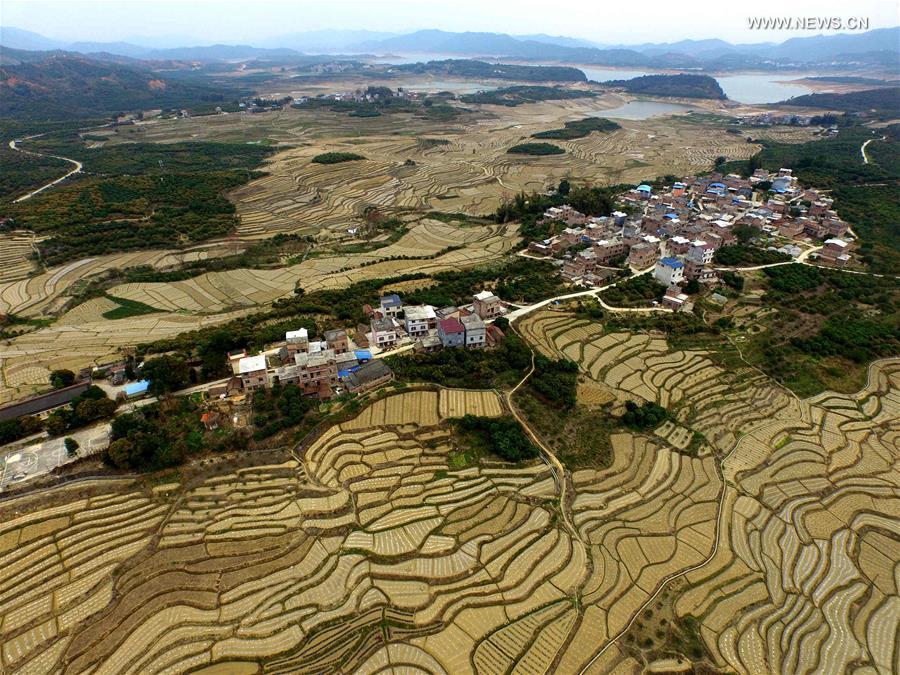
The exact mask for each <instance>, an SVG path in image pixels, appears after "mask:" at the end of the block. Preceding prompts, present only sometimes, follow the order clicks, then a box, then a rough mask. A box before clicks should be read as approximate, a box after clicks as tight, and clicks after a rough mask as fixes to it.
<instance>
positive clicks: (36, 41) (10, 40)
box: [0, 26, 66, 51]
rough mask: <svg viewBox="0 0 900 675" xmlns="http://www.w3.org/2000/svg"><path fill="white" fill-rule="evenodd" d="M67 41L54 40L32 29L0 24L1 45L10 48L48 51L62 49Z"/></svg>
mask: <svg viewBox="0 0 900 675" xmlns="http://www.w3.org/2000/svg"><path fill="white" fill-rule="evenodd" d="M65 44H66V43H65V42H60V41H59V40H52V39H50V38H48V37H44V36H43V35H39V34H38V33H32V32H31V31H30V30H23V29H21V28H13V27H12V26H0V45H3V46H4V47H9V48H10V49H28V50H32V51H47V50H51V49H62V48H63V47H65Z"/></svg>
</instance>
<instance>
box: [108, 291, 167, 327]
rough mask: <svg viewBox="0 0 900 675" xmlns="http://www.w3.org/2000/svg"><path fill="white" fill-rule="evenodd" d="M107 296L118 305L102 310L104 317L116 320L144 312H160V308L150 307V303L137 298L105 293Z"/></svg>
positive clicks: (140, 314)
mask: <svg viewBox="0 0 900 675" xmlns="http://www.w3.org/2000/svg"><path fill="white" fill-rule="evenodd" d="M106 297H107V298H109V299H110V300H112V301H113V302H115V303H116V304H117V305H118V307H116V308H115V309H111V310H109V311H106V312H103V314H102V316H103V318H104V319H110V320H113V321H114V320H116V319H127V318H129V317H132V316H142V315H144V314H155V313H156V312H161V311H162V310H161V309H158V308H156V307H151V306H150V305H148V304H146V303H143V302H140V301H139V300H129V299H127V298H117V297H116V296H114V295H107V296H106Z"/></svg>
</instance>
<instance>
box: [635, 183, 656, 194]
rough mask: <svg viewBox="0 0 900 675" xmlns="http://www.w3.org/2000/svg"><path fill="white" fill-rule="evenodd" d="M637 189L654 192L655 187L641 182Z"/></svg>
mask: <svg viewBox="0 0 900 675" xmlns="http://www.w3.org/2000/svg"><path fill="white" fill-rule="evenodd" d="M637 191H638V192H653V188H651V187H650V186H649V185H647V184H646V183H641V184H640V185H638V186H637Z"/></svg>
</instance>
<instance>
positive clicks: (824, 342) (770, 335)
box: [742, 265, 900, 396]
mask: <svg viewBox="0 0 900 675" xmlns="http://www.w3.org/2000/svg"><path fill="white" fill-rule="evenodd" d="M764 275H765V278H766V282H767V286H768V291H767V292H766V295H765V297H764V300H765V302H766V303H768V304H771V305H774V306H775V307H776V308H777V309H778V310H779V311H778V313H777V314H776V315H775V316H774V317H773V318H772V319H771V320H770V321H769V322H768V328H769V330H767V331H763V332H761V333H759V334H757V335H751V336H748V339H747V340H746V342H745V343H744V345H746V346H743V345H742V351H743V352H744V355H745V357H746V358H747V359H748V360H749V361H750V362H752V363H754V365H756V366H758V367H759V368H761V369H762V370H764V371H765V372H766V373H767V374H769V375H770V376H771V377H773V378H774V379H776V380H778V381H779V382H782V383H783V384H784V385H785V386H787V387H789V388H790V389H792V390H793V391H794V392H796V393H797V394H798V395H800V396H810V395H813V394H816V393H818V392H820V391H822V390H823V389H825V388H834V389H837V390H839V391H854V390H856V389H858V388H859V387H860V386H861V385H862V382H863V381H864V379H865V368H866V366H867V365H868V363H869V362H871V361H872V360H874V359H877V358H880V357H883V356H893V355H896V354H897V353H898V352H900V318H898V312H897V298H898V295H897V294H898V291H900V283H898V282H897V280H896V279H893V278H889V277H886V278H877V277H872V276H867V275H858V274H845V273H841V272H839V271H834V270H826V269H821V268H818V267H810V266H805V265H783V266H780V267H770V268H767V269H765V270H764Z"/></svg>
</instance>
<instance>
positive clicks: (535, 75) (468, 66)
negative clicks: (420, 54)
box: [395, 59, 587, 82]
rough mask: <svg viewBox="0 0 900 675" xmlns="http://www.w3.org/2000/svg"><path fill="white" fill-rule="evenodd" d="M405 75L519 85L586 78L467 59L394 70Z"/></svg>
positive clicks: (555, 69) (568, 70) (561, 70)
mask: <svg viewBox="0 0 900 675" xmlns="http://www.w3.org/2000/svg"><path fill="white" fill-rule="evenodd" d="M395 69H396V70H398V71H401V72H407V73H427V74H430V75H449V76H453V77H480V78H489V79H496V80H516V81H519V82H585V81H587V77H586V76H585V74H584V73H583V72H582V71H581V70H579V69H578V68H572V67H570V66H523V65H516V64H511V63H487V62H486V61H476V60H471V59H446V60H444V61H429V62H427V63H410V64H406V65H402V66H396V68H395Z"/></svg>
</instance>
